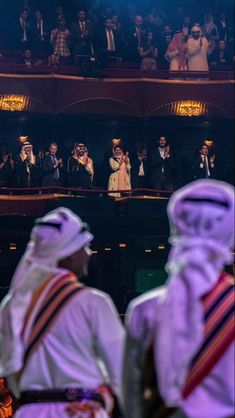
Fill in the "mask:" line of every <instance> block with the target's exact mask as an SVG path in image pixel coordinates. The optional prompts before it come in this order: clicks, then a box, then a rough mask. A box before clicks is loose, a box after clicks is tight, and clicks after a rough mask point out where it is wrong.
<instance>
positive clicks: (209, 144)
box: [204, 139, 214, 147]
mask: <svg viewBox="0 0 235 418" xmlns="http://www.w3.org/2000/svg"><path fill="white" fill-rule="evenodd" d="M204 143H205V144H206V145H207V146H208V147H211V146H212V145H213V144H214V141H213V140H212V139H205V141H204Z"/></svg>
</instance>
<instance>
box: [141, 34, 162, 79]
mask: <svg viewBox="0 0 235 418" xmlns="http://www.w3.org/2000/svg"><path fill="white" fill-rule="evenodd" d="M157 53H158V50H157V47H156V44H155V41H154V37H153V33H152V32H148V33H147V34H146V36H144V38H143V40H142V43H141V45H140V47H139V54H140V58H141V66H140V69H141V71H142V72H143V73H147V74H148V73H151V74H153V73H154V72H155V71H156V70H157Z"/></svg>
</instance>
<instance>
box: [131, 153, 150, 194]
mask: <svg viewBox="0 0 235 418" xmlns="http://www.w3.org/2000/svg"><path fill="white" fill-rule="evenodd" d="M130 160H131V185H132V188H133V189H136V188H138V189H144V188H146V187H147V176H148V158H147V151H146V149H142V148H141V149H137V150H136V152H135V154H134V155H133V156H131V158H130Z"/></svg>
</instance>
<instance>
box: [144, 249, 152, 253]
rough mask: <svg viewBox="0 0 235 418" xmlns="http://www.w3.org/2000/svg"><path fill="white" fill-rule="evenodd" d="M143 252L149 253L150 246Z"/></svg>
mask: <svg viewBox="0 0 235 418" xmlns="http://www.w3.org/2000/svg"><path fill="white" fill-rule="evenodd" d="M144 252H145V253H151V252H152V250H151V249H150V248H147V249H146V250H144Z"/></svg>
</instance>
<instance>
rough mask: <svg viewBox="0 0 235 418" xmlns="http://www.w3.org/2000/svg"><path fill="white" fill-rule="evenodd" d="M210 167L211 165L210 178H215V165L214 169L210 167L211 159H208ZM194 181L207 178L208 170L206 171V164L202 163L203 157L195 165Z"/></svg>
mask: <svg viewBox="0 0 235 418" xmlns="http://www.w3.org/2000/svg"><path fill="white" fill-rule="evenodd" d="M208 165H209V171H210V177H209V178H212V179H213V178H215V165H214V167H211V165H210V157H208ZM193 171H194V175H193V177H194V179H206V178H208V176H207V170H206V164H205V163H204V162H203V161H202V159H201V157H199V158H197V159H196V161H195V163H194V168H193Z"/></svg>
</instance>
